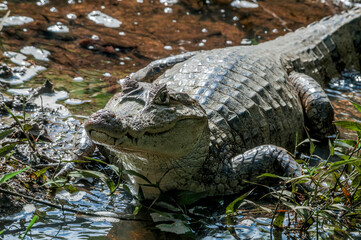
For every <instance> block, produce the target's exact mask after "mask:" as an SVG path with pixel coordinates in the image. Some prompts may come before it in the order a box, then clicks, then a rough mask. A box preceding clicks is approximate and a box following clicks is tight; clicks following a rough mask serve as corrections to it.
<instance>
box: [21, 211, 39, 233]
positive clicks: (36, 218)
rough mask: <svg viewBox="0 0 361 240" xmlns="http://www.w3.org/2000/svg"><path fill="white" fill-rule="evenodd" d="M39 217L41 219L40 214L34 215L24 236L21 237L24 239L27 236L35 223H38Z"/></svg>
mask: <svg viewBox="0 0 361 240" xmlns="http://www.w3.org/2000/svg"><path fill="white" fill-rule="evenodd" d="M38 219H39V216H38V215H34V217H33V218H32V219H31V221H30V223H29V225H28V227H27V228H26V231H25V233H24V236H22V238H21V239H24V238H25V236H26V234H28V232H29V231H30V229H31V228H32V227H33V225H34V224H35V223H36V221H38Z"/></svg>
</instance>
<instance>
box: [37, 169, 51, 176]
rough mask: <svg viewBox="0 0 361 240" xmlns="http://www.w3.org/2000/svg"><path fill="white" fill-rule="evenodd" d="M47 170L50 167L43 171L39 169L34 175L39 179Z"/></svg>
mask: <svg viewBox="0 0 361 240" xmlns="http://www.w3.org/2000/svg"><path fill="white" fill-rule="evenodd" d="M49 168H51V167H45V168H43V169H40V170H39V171H36V172H35V173H34V174H35V175H36V176H37V177H40V176H41V175H43V174H44V173H45V172H46V171H47V170H48V169H49Z"/></svg>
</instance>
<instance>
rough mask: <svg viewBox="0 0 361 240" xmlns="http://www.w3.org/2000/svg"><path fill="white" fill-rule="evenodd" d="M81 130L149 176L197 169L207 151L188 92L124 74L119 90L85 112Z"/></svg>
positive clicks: (205, 131)
mask: <svg viewBox="0 0 361 240" xmlns="http://www.w3.org/2000/svg"><path fill="white" fill-rule="evenodd" d="M85 129H86V131H87V133H88V135H89V137H90V138H91V139H92V140H93V141H94V142H96V143H97V144H100V145H103V146H105V147H106V148H108V149H110V150H112V151H113V152H116V153H117V155H118V156H120V158H122V161H123V164H124V165H125V166H128V168H132V170H135V171H138V173H141V174H143V175H145V176H147V177H148V178H149V179H153V180H154V181H157V180H159V178H160V177H161V175H162V174H164V173H165V171H169V170H171V169H172V168H189V167H193V168H194V170H197V168H198V169H199V168H201V166H202V164H203V161H204V159H205V157H206V156H205V155H206V154H208V146H209V128H208V120H207V115H206V113H205V111H204V110H203V108H202V107H201V106H200V104H199V103H198V102H197V101H195V100H194V99H192V98H191V97H190V96H188V95H187V94H185V93H179V92H175V91H173V90H172V89H169V88H167V86H166V85H153V84H150V83H143V82H137V81H134V80H130V79H127V80H126V81H125V82H124V83H123V85H122V92H120V93H118V94H116V95H115V96H114V97H113V98H112V99H110V100H109V102H108V103H107V105H106V106H105V108H104V109H102V110H100V111H98V112H96V113H94V114H92V115H91V116H90V117H89V119H88V120H87V121H86V123H85ZM202 152H204V153H202ZM124 161H125V163H124ZM129 166H130V167H129ZM169 188H172V187H171V186H168V187H167V189H166V190H169Z"/></svg>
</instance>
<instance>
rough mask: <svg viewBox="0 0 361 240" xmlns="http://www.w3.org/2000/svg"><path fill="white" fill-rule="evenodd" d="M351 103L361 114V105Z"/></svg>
mask: <svg viewBox="0 0 361 240" xmlns="http://www.w3.org/2000/svg"><path fill="white" fill-rule="evenodd" d="M350 102H351V103H352V105H353V106H354V107H355V108H356V109H357V110H358V111H359V112H361V105H359V104H357V103H355V102H352V101H350Z"/></svg>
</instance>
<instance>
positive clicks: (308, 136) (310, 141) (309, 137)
mask: <svg viewBox="0 0 361 240" xmlns="http://www.w3.org/2000/svg"><path fill="white" fill-rule="evenodd" d="M306 134H307V138H308V141H309V143H310V155H312V154H313V153H314V152H315V148H316V147H315V144H314V143H313V141H312V139H311V136H310V134H309V133H308V131H306Z"/></svg>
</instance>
